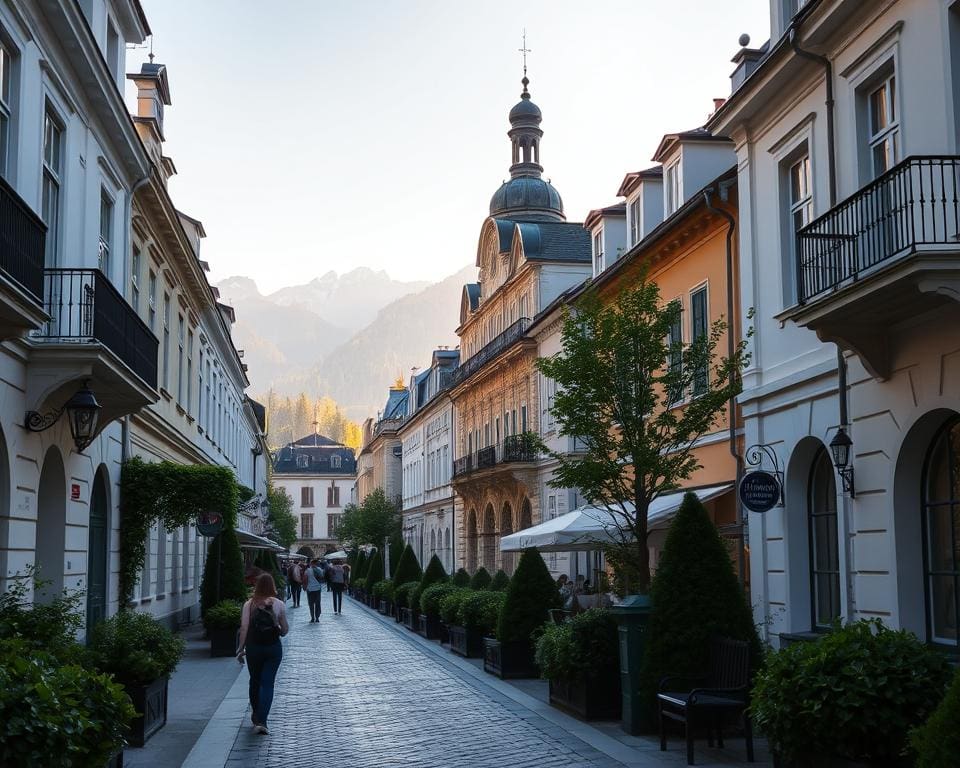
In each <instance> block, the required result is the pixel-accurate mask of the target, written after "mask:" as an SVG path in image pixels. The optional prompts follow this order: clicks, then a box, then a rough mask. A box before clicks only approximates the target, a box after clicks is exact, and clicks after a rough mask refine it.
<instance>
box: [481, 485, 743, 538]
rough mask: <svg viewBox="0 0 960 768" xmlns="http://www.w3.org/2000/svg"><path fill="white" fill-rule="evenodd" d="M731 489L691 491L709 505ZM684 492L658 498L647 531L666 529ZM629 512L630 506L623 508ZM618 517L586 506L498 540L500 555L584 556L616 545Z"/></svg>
mask: <svg viewBox="0 0 960 768" xmlns="http://www.w3.org/2000/svg"><path fill="white" fill-rule="evenodd" d="M731 488H733V484H732V483H726V484H724V485H714V486H711V487H709V488H698V489H697V490H695V491H693V492H694V493H696V494H697V497H698V498H699V499H700V501H710V499H715V498H716V497H717V496H721V495H723V494H724V493H726V492H727V491H729V490H730V489H731ZM685 493H686V491H677V492H676V493H668V494H666V495H664V496H659V497H658V498H656V499H655V500H654V501H653V503H652V504H651V505H650V508H649V509H648V510H647V527H648V530H655V529H657V528H660V527H663V526H665V525H667V524H668V523H669V522H670V520H671V518H672V517H673V515H674V514H675V513H676V511H677V510H678V509H680V504H681V503H682V502H683V496H684V494H685ZM627 511H628V512H632V511H633V505H632V504H630V505H627ZM617 520H618V516H617V515H615V514H612V513H611V512H610V511H609V510H607V509H605V508H604V507H598V506H593V505H587V506H584V507H579V508H578V509H575V510H573V512H567V514H565V515H560V517H555V518H553V519H552V520H547V521H545V522H543V523H540V524H539V525H535V526H533V527H532V528H527V529H525V530H522V531H517V532H516V533H511V534H510V535H509V536H504V537H503V538H501V539H500V551H501V552H519V551H521V550H523V549H526V548H527V547H536V548H537V549H538V550H540V551H541V552H586V551H591V550H596V549H600V547H601V546H603V545H604V544H611V543H616V542H618V541H619V540H620V539H619V531H618V528H617Z"/></svg>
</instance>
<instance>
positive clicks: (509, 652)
mask: <svg viewBox="0 0 960 768" xmlns="http://www.w3.org/2000/svg"><path fill="white" fill-rule="evenodd" d="M483 669H484V671H485V672H489V673H490V674H492V675H496V676H497V677H499V678H501V679H503V680H506V679H507V678H520V677H539V676H540V670H539V669H537V665H536V663H535V662H534V660H533V646H532V645H531V644H530V643H524V642H521V641H512V642H508V643H501V642H500V641H499V640H494V639H493V638H492V637H485V638H483Z"/></svg>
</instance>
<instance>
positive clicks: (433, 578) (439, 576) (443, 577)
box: [420, 555, 448, 592]
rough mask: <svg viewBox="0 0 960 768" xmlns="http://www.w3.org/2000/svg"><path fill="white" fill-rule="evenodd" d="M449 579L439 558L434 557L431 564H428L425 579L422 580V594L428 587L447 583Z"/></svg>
mask: <svg viewBox="0 0 960 768" xmlns="http://www.w3.org/2000/svg"><path fill="white" fill-rule="evenodd" d="M447 579H448V577H447V572H446V570H444V568H443V563H441V562H440V558H439V557H437V556H436V555H433V556H432V557H431V558H430V562H428V563H427V568H426V570H425V571H424V572H423V577H422V578H421V579H420V590H421V592H422V591H423V590H425V589H426V588H427V587H429V586H432V585H433V584H439V583H441V582H444V581H447Z"/></svg>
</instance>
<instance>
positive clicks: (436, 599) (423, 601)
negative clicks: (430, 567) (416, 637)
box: [420, 583, 457, 640]
mask: <svg viewBox="0 0 960 768" xmlns="http://www.w3.org/2000/svg"><path fill="white" fill-rule="evenodd" d="M456 590H457V587H455V586H453V584H449V583H438V584H431V585H430V586H429V587H427V588H426V589H424V590H423V592H421V593H420V634H421V635H423V636H424V637H425V638H427V640H442V630H443V625H442V624H441V622H440V603H441V601H442V600H443V598H445V597H446V596H447V595H450V594H452V593H453V592H455V591H456Z"/></svg>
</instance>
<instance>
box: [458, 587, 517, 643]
mask: <svg viewBox="0 0 960 768" xmlns="http://www.w3.org/2000/svg"><path fill="white" fill-rule="evenodd" d="M506 599H507V596H506V595H505V594H504V593H503V592H488V591H487V590H485V589H484V590H478V591H475V592H474V593H473V594H472V595H470V596H468V597H467V598H466V599H464V601H463V603H462V605H461V608H460V615H461V617H462V619H463V626H465V627H467V628H468V629H472V630H476V631H478V632H480V633H482V634H484V635H493V633H494V631H495V630H496V628H497V619H499V618H500V610H501V609H502V608H503V602H504V600H506Z"/></svg>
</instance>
